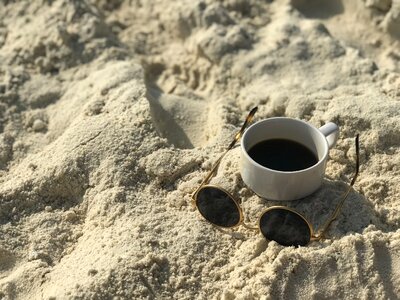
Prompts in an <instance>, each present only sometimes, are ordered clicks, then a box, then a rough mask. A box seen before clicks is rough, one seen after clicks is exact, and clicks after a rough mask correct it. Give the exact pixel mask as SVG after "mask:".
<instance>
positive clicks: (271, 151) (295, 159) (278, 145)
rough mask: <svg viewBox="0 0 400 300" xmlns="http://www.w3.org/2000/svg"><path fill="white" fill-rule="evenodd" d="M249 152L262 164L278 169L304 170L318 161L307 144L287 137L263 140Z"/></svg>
mask: <svg viewBox="0 0 400 300" xmlns="http://www.w3.org/2000/svg"><path fill="white" fill-rule="evenodd" d="M248 153H249V155H250V157H251V158H252V159H253V160H254V161H256V162H257V163H259V164H260V165H262V166H264V167H267V168H269V169H273V170H278V171H298V170H303V169H307V168H309V167H311V166H313V165H315V164H316V163H317V162H318V158H317V156H315V154H314V153H313V152H312V151H311V150H310V149H308V148H307V147H306V146H303V145H302V144H300V143H297V142H294V141H291V140H285V139H271V140H265V141H261V142H259V143H257V144H255V145H254V146H253V147H251V148H250V150H249V151H248Z"/></svg>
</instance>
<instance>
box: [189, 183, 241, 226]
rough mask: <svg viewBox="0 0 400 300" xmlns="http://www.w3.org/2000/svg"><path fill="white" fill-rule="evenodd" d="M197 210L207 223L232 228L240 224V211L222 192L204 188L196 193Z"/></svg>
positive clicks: (230, 198)
mask: <svg viewBox="0 0 400 300" xmlns="http://www.w3.org/2000/svg"><path fill="white" fill-rule="evenodd" d="M196 205H197V209H198V210H199V212H200V213H201V215H202V216H203V217H204V218H205V219H206V220H208V221H209V222H211V223H213V224H215V225H217V226H221V227H232V226H235V225H237V224H239V222H240V211H239V208H238V206H237V205H236V203H235V201H234V200H233V199H232V197H231V196H229V195H228V194H227V193H226V192H224V191H223V190H220V189H218V188H215V187H210V186H205V187H203V188H201V190H200V191H199V192H198V193H197V197H196Z"/></svg>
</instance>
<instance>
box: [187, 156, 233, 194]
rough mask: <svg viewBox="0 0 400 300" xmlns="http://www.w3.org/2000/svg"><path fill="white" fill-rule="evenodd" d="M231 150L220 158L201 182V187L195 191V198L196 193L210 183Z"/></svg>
mask: <svg viewBox="0 0 400 300" xmlns="http://www.w3.org/2000/svg"><path fill="white" fill-rule="evenodd" d="M229 150H230V148H228V149H227V150H225V152H224V153H223V154H222V155H221V156H220V158H218V160H217V161H216V162H215V164H214V166H213V167H212V169H211V171H210V172H208V174H207V176H206V177H205V178H204V179H203V181H202V182H201V184H200V186H199V187H198V188H197V189H196V190H195V191H194V193H193V196H194V195H196V193H197V192H198V191H199V190H200V189H201V187H202V186H203V185H205V184H208V183H209V182H210V179H211V178H212V177H213V175H214V173H215V171H216V170H217V169H218V166H219V164H220V163H221V160H222V159H223V158H224V156H225V154H226V153H228V151H229Z"/></svg>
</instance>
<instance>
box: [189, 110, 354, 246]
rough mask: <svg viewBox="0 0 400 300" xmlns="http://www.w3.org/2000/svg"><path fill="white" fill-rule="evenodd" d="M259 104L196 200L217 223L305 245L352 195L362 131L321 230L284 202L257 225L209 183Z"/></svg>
mask: <svg viewBox="0 0 400 300" xmlns="http://www.w3.org/2000/svg"><path fill="white" fill-rule="evenodd" d="M256 111H257V107H255V108H253V109H252V110H251V111H250V113H249V115H248V116H247V118H246V121H245V122H244V123H243V125H242V127H241V129H240V130H239V131H238V132H237V133H236V135H235V137H234V140H233V141H232V142H231V144H230V145H229V147H228V148H227V149H226V150H225V152H224V153H223V154H222V155H221V157H220V158H219V159H218V160H217V161H216V163H215V164H214V166H213V167H212V168H211V171H210V172H209V173H208V174H207V176H206V177H205V178H204V180H203V181H202V182H201V184H200V186H199V187H198V188H197V189H196V191H195V192H194V193H193V196H192V199H193V204H194V205H195V206H196V208H197V210H198V211H199V213H200V214H201V216H202V217H203V218H204V219H205V220H206V221H208V222H209V223H211V224H212V225H214V226H217V227H222V228H233V227H236V226H239V225H243V226H244V227H246V228H248V229H253V230H258V231H259V232H261V234H262V235H263V236H264V237H265V238H266V239H267V240H268V241H275V242H277V243H279V244H281V245H283V246H295V247H299V246H306V245H307V244H308V243H309V242H310V241H316V240H320V239H322V238H323V237H324V235H325V233H326V231H327V229H328V228H329V226H330V224H331V223H332V222H333V221H334V220H335V219H336V218H337V217H338V215H339V213H340V210H341V208H342V206H343V203H344V201H345V200H346V198H347V196H348V195H349V193H350V191H351V188H352V186H353V185H354V182H355V181H356V178H357V175H358V171H359V156H360V154H359V152H360V150H359V135H358V134H357V136H356V138H355V147H356V171H355V174H354V176H353V179H352V180H351V183H350V185H349V187H348V189H347V191H346V192H345V193H344V195H343V196H342V197H341V200H340V201H339V202H338V204H337V205H336V208H335V210H334V212H333V213H332V215H331V216H330V218H329V219H328V220H327V221H326V222H325V224H324V225H322V227H321V229H320V230H319V232H318V233H316V232H315V231H314V229H313V226H312V225H311V223H310V222H309V221H308V220H307V219H306V218H305V217H304V216H303V215H302V214H300V213H298V212H296V211H295V210H293V209H291V208H289V207H285V206H272V207H270V208H268V209H266V210H265V211H263V212H262V213H261V215H260V217H259V219H258V224H257V225H258V226H257V227H254V226H251V225H248V224H246V223H245V222H244V215H243V210H242V208H241V206H240V204H239V202H238V201H237V200H236V199H235V198H234V197H233V196H232V195H231V194H230V193H229V192H228V191H226V190H225V189H223V188H221V187H219V186H216V185H212V184H209V182H210V180H211V178H212V177H213V175H214V174H215V173H216V171H217V169H218V166H219V164H220V162H221V160H222V158H223V157H224V156H225V154H226V153H227V152H228V151H229V150H230V149H232V148H233V147H234V146H235V144H236V143H237V141H238V140H239V139H240V137H241V136H242V134H243V132H244V130H245V129H246V127H247V125H248V124H249V123H250V122H251V120H252V119H253V117H254V114H255V113H256Z"/></svg>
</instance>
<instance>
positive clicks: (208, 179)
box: [193, 106, 258, 197]
mask: <svg viewBox="0 0 400 300" xmlns="http://www.w3.org/2000/svg"><path fill="white" fill-rule="evenodd" d="M257 109H258V108H257V106H256V107H254V108H253V109H252V110H251V111H250V112H249V114H248V116H247V118H246V120H245V121H244V123H243V125H242V128H240V130H239V131H238V132H237V133H236V134H235V137H234V139H233V141H232V142H231V143H230V144H229V146H228V148H227V149H226V150H225V152H224V153H223V154H222V155H221V156H220V158H218V160H217V161H216V162H215V164H214V166H213V167H212V168H211V171H210V172H209V173H208V174H207V176H206V177H205V178H204V179H203V181H202V182H201V184H200V186H199V187H198V188H197V189H196V190H195V191H194V193H193V197H194V196H195V195H196V193H197V192H198V191H199V190H200V189H201V187H202V186H203V185H205V184H207V183H209V181H210V179H211V178H212V176H213V175H214V173H215V171H216V170H217V169H218V166H219V164H220V162H221V160H222V159H223V158H224V156H225V154H226V153H228V151H229V150H231V149H232V148H233V146H235V145H236V143H237V142H238V141H239V139H240V138H241V136H242V134H243V132H244V130H245V129H246V127H247V125H248V124H249V123H250V122H251V120H252V119H253V117H254V114H255V113H256V112H257Z"/></svg>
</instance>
